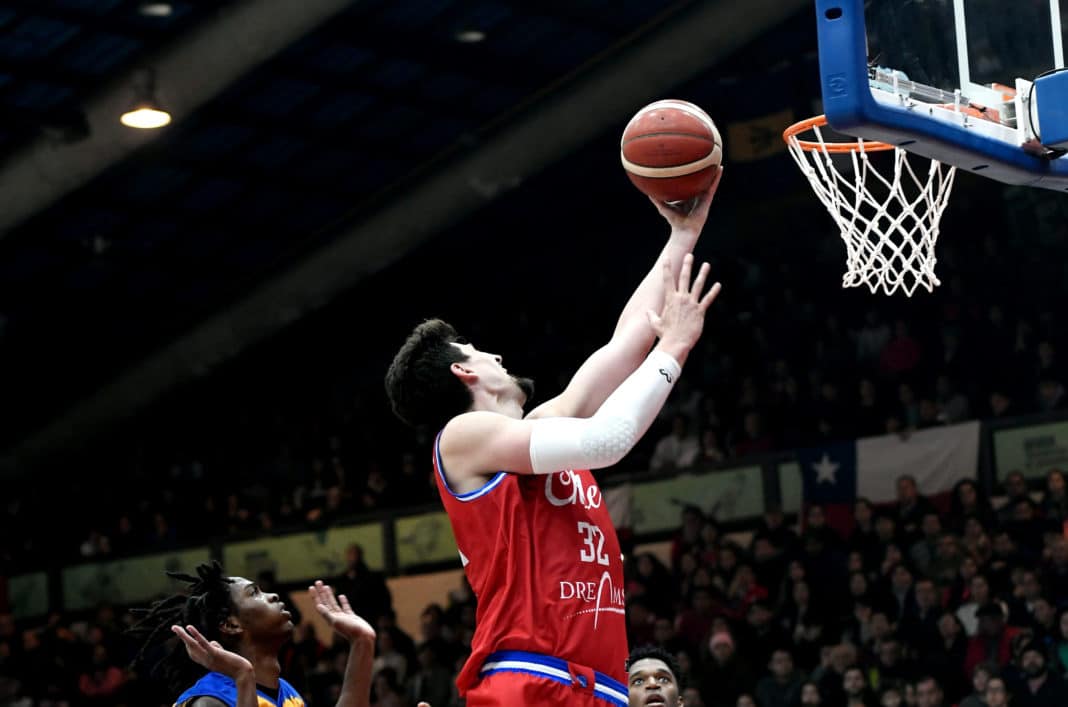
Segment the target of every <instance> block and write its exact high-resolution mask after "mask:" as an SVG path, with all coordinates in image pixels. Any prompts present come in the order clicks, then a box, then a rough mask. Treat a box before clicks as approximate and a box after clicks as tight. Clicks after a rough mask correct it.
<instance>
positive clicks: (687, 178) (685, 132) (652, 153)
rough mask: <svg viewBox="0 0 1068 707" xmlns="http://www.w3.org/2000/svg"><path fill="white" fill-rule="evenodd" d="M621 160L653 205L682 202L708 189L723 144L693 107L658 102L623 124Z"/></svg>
mask: <svg viewBox="0 0 1068 707" xmlns="http://www.w3.org/2000/svg"><path fill="white" fill-rule="evenodd" d="M620 156H621V158H622V160H623V168H624V169H625V170H627V176H628V177H630V181H632V182H634V186H636V187H638V189H640V190H641V191H642V192H643V193H645V194H648V195H649V196H651V197H653V198H654V199H657V200H658V201H669V202H670V201H685V200H686V199H689V198H692V197H694V196H697V195H698V194H700V193H701V192H703V191H704V190H706V189H708V187H709V186H711V185H712V180H713V179H714V178H715V176H716V172H717V171H719V166H720V164H721V162H722V158H723V140H722V139H721V138H720V136H719V131H718V130H717V129H716V124H715V123H713V122H712V119H711V118H709V117H708V113H705V112H704V111H703V110H701V109H700V108H698V107H697V106H695V105H694V104H693V103H689V102H687V101H674V100H665V101H657V102H656V103H650V104H649V105H647V106H645V107H644V108H642V109H641V110H640V111H638V113H637V115H635V116H634V117H633V118H631V119H630V122H629V123H627V127H626V129H625V130H624V131H623V140H622V142H621V143H620Z"/></svg>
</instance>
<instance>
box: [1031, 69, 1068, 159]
mask: <svg viewBox="0 0 1068 707" xmlns="http://www.w3.org/2000/svg"><path fill="white" fill-rule="evenodd" d="M1035 102H1036V103H1037V104H1038V132H1039V135H1041V137H1042V144H1043V145H1048V146H1049V147H1058V148H1060V149H1062V150H1063V149H1066V148H1068V71H1059V72H1057V73H1055V74H1050V75H1049V76H1043V77H1042V78H1040V79H1037V80H1036V81H1035Z"/></svg>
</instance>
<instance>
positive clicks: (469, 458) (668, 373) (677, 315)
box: [440, 254, 720, 491]
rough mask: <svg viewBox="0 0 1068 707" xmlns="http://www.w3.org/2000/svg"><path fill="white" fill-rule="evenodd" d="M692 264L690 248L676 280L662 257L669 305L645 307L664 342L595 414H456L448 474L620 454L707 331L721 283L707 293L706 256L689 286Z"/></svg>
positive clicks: (477, 474)
mask: <svg viewBox="0 0 1068 707" xmlns="http://www.w3.org/2000/svg"><path fill="white" fill-rule="evenodd" d="M692 264H693V256H692V255H689V254H687V255H686V256H685V257H684V258H683V260H682V264H681V266H680V272H679V275H678V277H677V279H676V277H675V273H674V268H673V267H672V266H671V263H669V262H668V261H664V262H663V264H662V266H661V268H660V273H659V274H660V277H661V278H662V283H663V284H662V287H663V289H664V290H666V291H668V296H667V297H666V298H665V302H664V305H663V309H662V310H661V312H660V314H656V313H655V312H653V311H652V310H647V311H646V312H643V317H645V319H646V326H648V327H649V329H650V331H652V332H653V334H654V336H656V337H659V339H660V341H659V343H658V344H657V346H656V348H655V349H653V351H652V352H651V353H649V354H648V356H646V358H645V361H644V362H643V363H641V364H640V365H638V366H637V368H636V370H634V371H632V372H631V373H630V375H629V376H627V377H626V379H625V380H623V381H622V382H621V383H620V384H619V385H618V386H617V387H616V389H615V390H614V391H613V392H612V393H611V395H609V396H608V398H607V399H606V400H605V401H604V402H603V403H602V404H601V406H600V407H599V408H598V409H597V410H596V412H595V413H594V414H593V415H592V416H591V417H588V418H578V417H552V418H541V419H530V418H527V419H517V418H514V417H509V416H507V415H502V414H499V413H496V412H493V411H490V410H474V411H472V412H469V413H466V414H463V415H459V416H457V417H454V418H453V419H452V420H451V421H450V422H449V423H448V424H447V425H446V426H445V429H444V430H443V431H442V435H441V445H440V451H441V455H442V458H443V460H444V463H445V466H446V468H447V469H448V470H449V478H450V481H452V482H454V483H458V484H460V485H463V484H465V482H468V481H469V482H471V485H472V486H474V485H477V484H478V483H479V482H480V481H481V480H484V478H485V476H486V475H487V474H491V473H495V472H497V471H510V472H514V473H521V474H528V473H545V474H547V473H552V472H555V471H560V470H561V469H600V468H604V467H607V466H611V465H613V464H615V463H617V462H618V461H619V460H620V459H622V458H623V457H624V456H625V455H626V454H627V452H629V451H630V450H631V448H633V446H634V445H635V444H636V443H637V442H638V440H639V439H641V437H642V435H643V434H645V432H646V430H648V429H649V426H650V425H651V424H652V422H653V420H654V419H655V418H656V416H657V414H658V413H659V412H660V408H661V407H663V405H664V402H665V401H666V400H667V396H668V393H670V392H671V389H672V387H673V386H674V384H675V381H677V380H678V376H679V374H680V373H681V371H682V365H683V364H684V363H685V361H686V357H687V355H688V354H689V352H690V349H692V348H693V345H694V344H695V343H697V340H698V338H700V336H701V332H702V330H703V327H704V317H705V312H707V311H708V307H709V305H711V304H712V302H713V300H715V298H716V296H717V295H718V294H719V291H720V285H719V283H715V284H714V285H713V286H712V287H711V288H709V289H708V290H707V292H705V284H706V281H707V278H708V271H709V266H708V263H705V264H704V265H702V266H701V269H700V271H699V272H698V274H697V277H696V278H695V279H694V280H693V283H692V285H691V282H690V278H691V274H692V273H691V269H692ZM456 490H458V491H462V490H463V489H456Z"/></svg>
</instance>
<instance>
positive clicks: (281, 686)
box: [174, 673, 304, 707]
mask: <svg viewBox="0 0 1068 707" xmlns="http://www.w3.org/2000/svg"><path fill="white" fill-rule="evenodd" d="M195 697H214V698H215V699H217V700H221V701H223V702H225V703H226V704H228V705H230V707H236V705H237V684H236V683H235V682H234V681H233V680H232V679H230V678H228V677H226V676H225V675H223V674H222V673H208V674H207V675H205V676H204V677H202V678H200V680H197V683H196V684H195V685H193V687H191V688H189V689H188V690H186V691H185V692H183V693H182V694H181V695H180V696H179V697H178V699H177V700H176V701H175V703H174V705H175V707H182V706H183V705H185V704H186V703H187V702H189V701H191V700H192V699H193V698H195ZM256 698H257V700H258V702H259V707H304V698H303V697H301V696H300V695H299V694H298V693H297V691H296V690H294V689H293V686H292V685H290V684H289V683H288V682H286V681H285V680H281V679H279V680H278V700H277V701H275V700H274V698H272V697H271V696H270V695H267V694H264V692H263V691H262V690H256Z"/></svg>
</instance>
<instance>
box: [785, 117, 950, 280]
mask: <svg viewBox="0 0 1068 707" xmlns="http://www.w3.org/2000/svg"><path fill="white" fill-rule="evenodd" d="M826 125H827V118H826V117H825V116H822V115H819V116H816V117H815V118H809V119H808V120H802V121H801V122H799V123H795V124H794V125H791V126H790V127H789V128H787V129H786V130H785V131H784V132H783V135H782V136H783V140H785V141H786V144H787V145H788V146H789V148H790V154H791V155H793V158H794V161H795V162H797V166H798V167H800V168H801V172H802V173H804V175H805V176H806V177H808V181H809V183H811V184H812V188H813V189H814V190H815V192H816V196H818V197H819V198H820V201H822V202H823V205H824V206H826V207H827V211H829V212H830V214H831V216H832V217H833V218H834V220H835V222H836V223H837V224H838V230H839V231H840V232H841V235H842V240H843V241H845V244H846V269H847V271H846V274H845V275H843V276H842V287H860V286H861V285H867V286H868V289H870V290H871V291H872V292H873V293H874V292H877V291H878V290H879V289H882V290H883V292H885V293H886V294H888V295H891V294H893V293H894V292H896V291H897V290H898V289H901V290H903V291H904V292H905V294H906V295H908V296H909V297H911V296H912V293H913V292H915V290H916V288H917V287H920V286H922V287H924V288H926V289H927V291H928V292H931V291H932V290H934V288H935V287H936V286H938V285H939V284H940V283H939V281H938V278H937V277H936V276H935V273H934V267H935V262H936V258H935V253H934V247H935V242H936V241H937V240H938V223H939V221H940V220H941V219H942V212H943V211H945V208H946V204H947V203H948V202H949V194H950V191H951V190H952V188H953V177H954V176H955V175H956V172H957V168H956V167H952V166H949V165H945V164H943V163H941V162H939V161H937V160H933V159H932V160H931V165H930V168H929V169H928V170H927V178H926V179H923V178H921V176H920V175H917V173H916V171H915V170H914V169H913V166H912V164H911V163H910V162H909V158H910V155H909V153H908V152H906V151H905V150H903V149H901V148H900V147H894V146H893V145H888V144H886V143H883V142H872V141H868V140H861V139H858V140H857V141H856V142H831V143H828V142H826V141H825V140H824V138H823V133H822V131H821V128H823V127H826ZM809 131H811V132H812V133H813V134H814V135H815V140H802V139H800V135H802V134H803V133H806V132H809ZM891 150H893V151H894V166H893V174H892V176H891V177H889V178H888V177H884V176H883V175H882V174H880V173H879V171H878V169H876V167H875V165H873V164H872V163H871V161H870V160H869V155H870V154H871V153H879V152H888V151H891ZM847 154H848V155H849V160H848V163H849V164H852V170H851V172H852V173H851V174H850V169H849V167H848V166H844V167H843V166H842V165H844V164H845V162H846V160H845V159H844V158H840V159H839V160H838V162H837V165H838V166H836V162H835V161H833V160H832V157H834V156H837V155H847ZM810 156H811V159H810ZM911 157H912V158H913V159H914V160H922V159H925V158H923V157H920V156H919V155H911ZM869 177H872V179H871V180H869ZM873 188H875V190H876V192H877V193H873V191H872V189H873ZM884 190H885V194H884V193H882V192H883V191H884Z"/></svg>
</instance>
